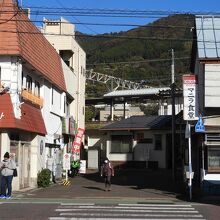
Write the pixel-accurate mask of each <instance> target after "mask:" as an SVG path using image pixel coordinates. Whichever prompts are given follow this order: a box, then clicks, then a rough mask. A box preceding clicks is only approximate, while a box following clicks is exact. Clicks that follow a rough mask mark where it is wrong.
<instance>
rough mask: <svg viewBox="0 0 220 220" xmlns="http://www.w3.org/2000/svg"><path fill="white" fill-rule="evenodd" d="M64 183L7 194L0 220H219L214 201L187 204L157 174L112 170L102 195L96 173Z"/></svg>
mask: <svg viewBox="0 0 220 220" xmlns="http://www.w3.org/2000/svg"><path fill="white" fill-rule="evenodd" d="M70 182H71V184H70V186H64V185H63V184H62V181H61V182H59V183H57V184H52V185H51V186H50V187H48V188H43V189H29V190H24V191H19V192H13V199H12V200H0V220H1V219H19V220H23V219H25V220H26V219H27V220H32V219H36V220H44V219H49V220H64V219H65V220H68V219H72V220H75V219H81V220H85V219H87V220H90V219H91V220H94V219H106V220H107V219H110V218H111V219H136V220H137V219H176V220H177V219H178V220H180V219H197V220H201V219H207V220H219V219H220V206H219V204H220V203H219V201H220V198H219V197H215V198H197V197H196V196H194V195H193V201H188V199H187V196H186V195H184V194H183V191H182V188H181V187H180V186H179V185H178V184H177V183H175V182H173V181H172V177H171V173H169V172H165V171H163V170H156V171H153V170H117V171H116V176H115V177H113V178H112V191H108V192H106V191H105V190H104V183H103V179H102V178H101V177H100V175H99V173H98V172H96V171H94V172H89V173H87V174H86V175H81V176H77V177H74V178H73V179H70Z"/></svg>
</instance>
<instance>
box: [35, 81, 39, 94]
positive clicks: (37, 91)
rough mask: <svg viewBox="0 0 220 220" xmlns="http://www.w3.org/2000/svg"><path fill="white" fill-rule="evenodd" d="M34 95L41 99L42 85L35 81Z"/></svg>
mask: <svg viewBox="0 0 220 220" xmlns="http://www.w3.org/2000/svg"><path fill="white" fill-rule="evenodd" d="M34 94H35V95H36V96H38V97H40V83H39V82H38V81H35V87H34Z"/></svg>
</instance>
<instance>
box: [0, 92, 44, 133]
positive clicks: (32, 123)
mask: <svg viewBox="0 0 220 220" xmlns="http://www.w3.org/2000/svg"><path fill="white" fill-rule="evenodd" d="M21 113H22V116H21V119H16V118H15V116H14V111H13V106H12V102H11V97H10V95H9V94H3V95H0V129H2V128H14V129H20V130H24V131H27V132H32V133H37V134H41V135H46V133H47V131H46V127H45V124H44V120H43V117H42V114H41V110H40V109H39V108H36V107H34V106H32V105H29V104H27V103H23V104H22V105H21Z"/></svg>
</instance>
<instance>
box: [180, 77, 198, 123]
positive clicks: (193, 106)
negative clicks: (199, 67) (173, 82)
mask: <svg viewBox="0 0 220 220" xmlns="http://www.w3.org/2000/svg"><path fill="white" fill-rule="evenodd" d="M198 116H199V115H198V82H197V76H196V75H183V119H184V120H187V121H193V120H198Z"/></svg>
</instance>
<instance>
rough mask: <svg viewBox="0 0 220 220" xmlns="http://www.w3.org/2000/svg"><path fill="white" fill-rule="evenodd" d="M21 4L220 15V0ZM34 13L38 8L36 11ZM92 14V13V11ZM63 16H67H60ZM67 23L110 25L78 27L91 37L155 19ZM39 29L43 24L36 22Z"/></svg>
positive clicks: (29, 0) (26, 2)
mask: <svg viewBox="0 0 220 220" xmlns="http://www.w3.org/2000/svg"><path fill="white" fill-rule="evenodd" d="M19 2H20V4H21V3H22V5H23V6H24V7H25V6H28V7H30V8H31V7H36V6H37V7H39V6H41V7H49V8H54V7H56V8H61V7H65V8H78V9H114V10H119V9H121V10H125V11H126V10H150V11H152V10H159V11H166V12H167V11H172V12H173V11H178V12H193V13H195V12H199V13H203V12H204V13H205V12H211V13H212V12H217V13H218V12H219V14H220V2H219V0H68V1H64V0H19ZM33 10H34V9H33ZM91 11H92V10H91ZM60 16H63V14H60ZM60 16H48V15H44V16H42V15H40V12H39V14H38V15H36V14H35V15H32V16H31V19H32V20H33V21H39V20H42V19H43V17H46V18H49V19H58V18H59V17H60ZM63 17H64V18H66V19H67V20H69V21H71V22H73V23H76V22H77V23H93V24H106V25H88V24H76V30H77V31H81V32H83V33H87V34H101V33H109V32H119V31H125V30H128V29H132V28H134V27H132V26H116V25H114V26H112V25H108V24H117V25H119V24H127V25H128V24H129V25H130V24H133V25H134V24H135V25H136V24H138V25H144V24H147V23H149V22H151V21H152V18H146V17H145V18H137V17H136V18H134V17H133V18H125V17H123V18H122V17H115V18H111V17H108V18H107V17H106V18H103V17H98V16H92V17H91V16H90V17H86V16H68V17H65V16H63ZM36 24H37V25H38V26H39V25H40V23H36Z"/></svg>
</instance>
